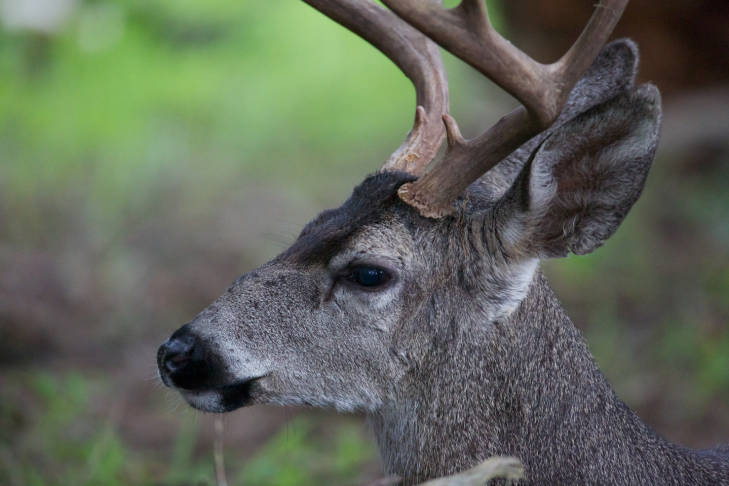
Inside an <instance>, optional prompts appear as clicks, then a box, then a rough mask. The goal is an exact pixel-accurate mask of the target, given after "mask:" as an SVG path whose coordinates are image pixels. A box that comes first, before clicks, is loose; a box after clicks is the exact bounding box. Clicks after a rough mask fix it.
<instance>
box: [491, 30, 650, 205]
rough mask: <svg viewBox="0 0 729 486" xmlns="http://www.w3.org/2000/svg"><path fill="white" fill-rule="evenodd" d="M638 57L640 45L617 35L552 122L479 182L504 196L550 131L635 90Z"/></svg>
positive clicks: (498, 194)
mask: <svg viewBox="0 0 729 486" xmlns="http://www.w3.org/2000/svg"><path fill="white" fill-rule="evenodd" d="M638 60H639V54H638V46H637V45H636V44H635V42H633V41H632V40H630V39H617V40H614V41H612V42H610V43H609V44H607V45H606V46H605V47H603V49H602V50H601V51H600V54H598V56H597V57H596V58H595V61H594V62H593V63H592V66H590V68H589V69H588V70H587V72H586V73H585V75H584V76H583V77H582V79H580V80H579V81H578V82H577V84H576V85H575V87H574V88H572V91H571V92H570V96H569V98H568V99H567V102H566V104H565V107H564V109H563V110H562V113H561V114H560V116H559V118H557V120H556V121H555V122H554V123H553V124H552V126H551V127H550V128H549V129H547V130H545V131H544V132H542V133H540V134H539V135H537V136H535V137H534V138H532V139H531V140H529V141H528V142H526V143H525V144H524V145H522V146H521V147H519V148H518V149H516V150H515V151H514V152H513V153H512V154H511V155H509V156H508V157H506V158H505V159H504V160H502V161H501V162H499V164H498V165H496V166H495V167H494V168H492V169H491V170H490V171H489V172H487V173H486V174H485V175H484V177H482V178H481V180H479V181H478V183H477V184H479V185H482V186H485V187H486V188H488V192H489V193H490V194H493V195H497V196H501V195H502V194H503V193H504V192H505V191H506V189H507V188H509V187H510V186H511V184H512V183H513V182H514V179H515V178H516V176H517V175H518V174H519V172H520V171H521V169H522V168H523V167H524V163H525V162H526V161H527V159H529V156H530V155H531V154H532V153H533V152H534V150H535V149H536V148H537V146H538V145H539V144H540V143H542V142H543V141H544V139H545V138H546V137H548V136H549V134H550V133H552V132H553V131H554V130H555V129H557V128H559V127H560V126H562V125H564V124H565V123H567V122H568V121H569V120H570V119H572V118H574V117H575V116H577V115H578V114H580V113H582V112H584V111H586V110H589V109H590V108H592V107H594V106H596V105H599V104H601V103H604V102H605V101H607V100H610V99H612V98H614V97H615V96H617V95H618V94H620V93H622V92H624V91H632V90H633V87H634V82H635V76H636V74H637V72H638Z"/></svg>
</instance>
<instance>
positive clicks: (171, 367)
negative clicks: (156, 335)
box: [162, 334, 197, 373]
mask: <svg viewBox="0 0 729 486" xmlns="http://www.w3.org/2000/svg"><path fill="white" fill-rule="evenodd" d="M196 341H197V339H195V336H193V335H192V334H186V335H184V336H181V337H178V338H174V339H169V340H168V341H167V342H166V343H165V344H163V345H162V348H164V350H163V353H164V357H163V360H162V363H163V366H164V367H165V369H166V370H167V371H168V372H170V373H174V372H176V371H179V370H181V369H183V368H185V366H187V365H188V364H189V363H190V361H191V360H192V356H193V354H194V352H195V344H196Z"/></svg>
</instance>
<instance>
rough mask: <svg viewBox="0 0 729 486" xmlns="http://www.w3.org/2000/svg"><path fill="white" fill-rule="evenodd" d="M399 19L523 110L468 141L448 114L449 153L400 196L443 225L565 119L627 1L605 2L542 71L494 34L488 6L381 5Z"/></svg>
mask: <svg viewBox="0 0 729 486" xmlns="http://www.w3.org/2000/svg"><path fill="white" fill-rule="evenodd" d="M383 2H384V3H385V4H386V5H387V6H388V7H390V9H392V10H393V11H394V12H396V13H397V14H398V15H399V16H400V17H401V18H403V19H405V20H406V21H407V22H409V23H410V24H411V25H413V26H414V27H416V28H417V29H418V30H420V31H421V32H423V33H425V34H426V35H428V36H429V37H430V38H431V39H433V40H435V41H436V42H437V43H438V44H440V45H441V46H443V47H444V48H445V49H447V50H448V51H450V52H451V53H452V54H454V55H455V56H456V57H459V58H460V59H462V60H464V61H465V62H467V63H468V64H470V65H471V66H473V67H474V68H476V69H477V70H478V71H479V72H481V73H482V74H484V75H485V76H486V77H488V78H489V79H491V80H492V81H494V82H495V83H496V84H498V85H499V86H501V87H502V88H504V89H505V90H506V91H507V92H509V93H510V94H511V95H512V96H514V97H515V98H516V99H517V100H519V101H520V102H521V103H523V106H521V107H519V108H518V109H516V110H514V111H513V112H511V113H509V114H508V115H506V116H504V117H503V118H502V119H501V120H499V121H498V122H497V123H496V124H495V125H494V126H493V127H491V128H489V129H488V130H487V131H486V132H484V133H483V134H481V135H479V136H478V137H476V138H473V139H470V140H466V139H464V138H463V136H462V135H461V133H460V130H459V129H458V124H457V123H456V121H455V120H454V119H453V118H452V117H451V116H449V115H447V114H444V116H443V121H444V123H445V125H446V130H447V136H448V149H447V151H446V154H445V156H444V158H443V159H442V160H441V161H439V162H438V163H437V164H435V165H434V166H433V167H432V168H431V170H430V171H428V172H427V173H426V174H425V175H423V176H422V177H420V178H419V179H418V180H417V181H415V182H413V183H410V184H405V185H403V186H401V187H400V190H399V195H400V198H401V199H403V200H404V201H405V202H407V203H408V204H410V205H412V206H414V207H416V208H417V209H418V210H419V211H420V213H421V214H422V215H423V216H428V217H441V216H444V215H446V214H449V213H451V212H452V211H453V210H454V207H453V201H454V200H455V199H456V198H457V197H458V196H459V195H460V194H461V193H462V192H463V190H464V189H466V187H468V186H469V185H470V184H471V183H472V182H473V181H475V180H477V179H478V178H479V177H481V175H483V174H484V173H485V172H486V171H488V170H489V169H490V168H491V167H493V166H494V165H496V164H497V163H498V162H499V161H501V160H502V159H503V158H504V157H506V156H507V155H509V154H510V153H511V152H513V151H514V150H516V149H517V148H518V147H519V146H520V145H521V144H523V143H524V142H526V141H527V140H528V139H529V138H531V137H532V136H534V135H536V134H537V133H539V132H540V131H542V130H544V129H546V128H547V127H549V126H550V125H551V124H552V122H553V121H554V120H555V119H556V118H557V116H559V113H560V112H561V111H562V108H563V107H564V104H565V102H566V100H567V97H568V95H569V93H570V91H571V90H572V88H573V87H574V85H575V83H576V82H577V81H578V80H579V79H580V77H581V76H582V74H583V73H584V72H585V70H586V69H587V68H588V67H589V66H590V65H591V64H592V61H593V60H594V59H595V56H597V54H598V52H599V51H600V49H601V48H602V46H603V45H604V44H605V41H606V40H607V38H608V36H609V35H610V33H611V32H612V30H613V28H614V27H615V24H616V23H617V22H618V20H619V19H620V16H621V15H622V12H623V10H624V9H625V6H626V4H627V3H628V0H600V2H599V3H598V4H597V6H596V9H595V12H594V13H593V15H592V17H591V18H590V21H589V22H588V24H587V26H586V27H585V29H584V30H583V31H582V34H581V35H580V37H579V38H578V39H577V41H575V43H574V44H573V45H572V47H571V48H570V49H569V50H568V51H567V52H566V53H565V54H564V55H563V56H562V58H561V59H559V60H558V61H557V62H555V63H553V64H547V65H545V64H540V63H538V62H536V61H534V60H533V59H532V58H530V57H529V56H527V55H526V54H524V53H523V52H522V51H521V50H519V49H517V48H516V47H514V46H513V45H512V44H511V43H510V42H509V41H507V40H506V39H504V38H503V37H501V35H499V34H498V33H497V32H496V31H495V30H494V29H493V27H492V26H491V23H490V22H489V19H488V13H487V11H486V6H485V3H484V0H462V2H461V3H460V4H459V5H458V6H457V7H455V8H452V9H444V8H443V7H442V6H440V5H439V4H436V3H433V2H426V1H423V0H383Z"/></svg>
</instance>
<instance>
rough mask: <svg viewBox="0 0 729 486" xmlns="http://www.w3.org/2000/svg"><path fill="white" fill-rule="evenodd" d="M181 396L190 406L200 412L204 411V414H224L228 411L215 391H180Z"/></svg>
mask: <svg viewBox="0 0 729 486" xmlns="http://www.w3.org/2000/svg"><path fill="white" fill-rule="evenodd" d="M180 395H182V398H184V399H185V400H186V401H187V403H189V404H190V406H192V407H193V408H196V409H198V410H202V411H203V412H214V413H223V412H225V411H226V410H225V407H223V404H222V397H221V396H220V393H218V392H217V391H215V390H205V391H187V390H180Z"/></svg>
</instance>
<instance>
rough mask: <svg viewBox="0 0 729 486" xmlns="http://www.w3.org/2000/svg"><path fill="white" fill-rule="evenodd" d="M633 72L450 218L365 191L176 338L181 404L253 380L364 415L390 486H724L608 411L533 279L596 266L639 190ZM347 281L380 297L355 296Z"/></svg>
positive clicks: (564, 321) (256, 392)
mask: <svg viewBox="0 0 729 486" xmlns="http://www.w3.org/2000/svg"><path fill="white" fill-rule="evenodd" d="M636 59H637V53H636V51H635V47H634V46H633V44H632V43H629V42H626V41H621V42H619V43H613V44H611V45H610V46H609V47H607V48H606V50H605V52H604V53H603V54H602V55H601V56H600V57H599V58H598V61H597V62H596V66H594V67H593V69H592V70H591V71H590V74H589V75H588V77H587V79H586V80H583V82H581V83H580V84H579V85H578V87H577V88H576V92H575V93H573V97H572V98H571V101H570V104H569V106H568V110H567V112H566V114H565V115H563V119H562V118H561V119H560V121H559V122H558V124H557V125H556V126H555V127H554V128H553V129H551V130H550V131H549V133H547V134H546V135H545V136H542V137H538V139H536V140H535V141H531V142H529V143H528V144H527V145H528V146H527V147H525V148H524V150H520V151H519V152H518V153H517V154H516V155H515V156H513V157H511V158H510V160H509V161H506V162H507V163H506V164H504V166H503V167H502V168H501V169H499V170H500V171H501V172H499V173H498V174H496V175H494V174H491V175H489V176H487V180H485V182H484V183H482V184H474V185H472V186H471V188H469V191H468V193H467V194H466V195H465V196H466V197H464V199H463V201H462V204H461V205H460V211H459V212H458V214H456V215H455V216H452V217H446V218H443V219H440V220H432V219H426V218H422V217H420V216H419V215H418V214H417V212H416V211H415V210H413V209H412V208H411V207H409V206H407V205H405V204H404V203H402V202H401V201H400V200H399V199H398V198H397V196H396V191H397V188H398V187H399V186H400V185H401V184H402V183H404V182H407V181H409V180H411V178H410V177H409V176H407V175H406V174H401V173H380V174H377V175H374V176H371V177H369V178H367V179H366V180H365V181H364V182H363V184H362V185H360V186H359V187H358V188H357V189H355V191H354V193H353V195H352V197H351V198H350V199H349V200H348V201H347V202H346V203H345V204H344V205H343V206H342V207H340V208H338V209H335V210H330V211H327V212H325V213H322V215H320V216H319V217H318V218H317V219H316V220H315V221H314V222H312V223H310V224H309V225H308V226H307V227H306V228H305V230H304V231H303V232H302V234H301V236H300V237H299V239H298V240H297V242H296V243H295V244H294V245H293V246H292V247H291V248H290V249H289V250H287V251H286V252H284V253H283V254H282V255H280V256H279V257H277V258H276V259H274V260H273V261H271V262H269V263H267V264H266V265H264V266H262V267H261V268H259V269H257V270H256V271H254V272H251V273H249V274H247V275H244V276H243V277H241V279H239V280H238V281H236V282H235V283H234V284H233V285H232V286H231V287H230V288H229V289H228V291H227V292H226V293H225V294H223V295H222V296H221V297H220V298H219V299H218V300H216V302H214V303H213V304H212V305H211V306H209V307H208V308H207V309H205V310H204V311H203V312H202V313H201V314H200V315H198V316H197V317H196V318H195V319H194V320H193V321H192V322H191V323H190V324H189V330H190V331H191V332H193V333H194V334H195V335H196V336H198V337H199V338H200V340H201V341H202V342H204V343H205V346H206V352H207V353H208V355H209V357H210V361H211V362H215V363H219V364H217V365H216V366H218V368H219V369H218V370H217V373H216V374H215V379H214V380H213V381H211V383H210V388H209V389H204V390H197V391H189V390H188V391H182V393H183V396H185V398H186V399H187V400H188V401H189V402H190V403H191V404H192V405H193V406H195V407H197V408H201V409H203V410H208V411H216V412H221V411H227V410H229V409H231V408H234V407H232V406H230V405H228V404H226V401H225V399H224V397H223V396H222V395H220V394H219V393H218V392H217V391H216V388H215V387H219V386H221V385H226V384H233V383H240V382H244V381H246V380H249V379H251V378H257V380H256V381H255V382H252V383H253V385H252V386H251V388H250V397H249V398H248V399H247V400H248V401H247V402H246V404H248V403H274V404H282V405H294V404H297V405H302V404H303V405H312V406H319V407H328V408H335V409H337V410H341V411H359V412H364V413H365V414H366V415H367V416H368V417H369V419H370V421H371V423H372V425H373V427H374V431H375V435H376V438H377V442H378V445H379V447H380V451H381V453H382V457H383V461H384V464H385V468H386V470H387V472H388V473H393V474H397V475H399V476H401V477H402V478H403V479H404V482H405V483H406V484H413V483H416V482H419V481H422V480H425V479H428V478H432V477H438V476H443V475H447V474H453V473H456V472H458V471H461V470H464V469H467V468H469V467H472V466H474V465H475V464H477V463H479V462H481V461H482V460H483V459H485V458H487V457H489V456H494V455H510V456H516V457H518V458H519V459H521V461H522V462H523V464H524V466H525V472H526V477H527V479H526V480H525V481H524V482H523V484H544V485H552V484H625V485H638V484H645V485H654V484H676V485H708V484H726V485H729V458H728V457H727V455H726V449H724V450H720V449H715V450H713V451H694V450H689V449H686V448H683V447H680V446H677V445H674V444H671V443H669V442H667V441H665V440H664V439H662V438H661V437H660V436H659V435H658V434H656V433H655V432H654V431H652V430H651V429H650V428H649V427H648V426H647V425H645V424H644V423H643V422H642V421H641V420H640V419H639V418H638V417H637V416H636V415H635V414H634V413H633V412H632V411H631V410H630V409H629V408H628V407H627V406H626V405H625V404H624V403H623V402H622V401H620V399H619V398H618V397H617V396H616V395H615V393H614V392H613V390H612V389H611V388H610V385H609V384H608V383H607V381H606V380H605V378H604V377H603V375H602V374H601V373H600V371H599V369H598V368H597V366H596V364H595V362H594V359H593V358H592V356H591V354H590V352H589V350H588V348H587V346H586V344H585V342H584V341H583V339H582V337H581V335H580V333H579V331H578V330H577V329H576V328H575V327H574V325H573V324H572V323H571V322H570V320H569V318H568V317H567V316H566V315H565V313H564V311H563V310H562V307H561V306H560V304H559V302H558V300H557V298H556V297H555V296H554V295H553V293H552V291H551V290H550V288H549V286H548V284H547V282H546V280H545V279H544V277H543V276H542V274H541V273H540V272H539V270H538V267H537V266H538V261H539V258H543V257H547V256H557V255H563V254H565V253H566V252H568V251H572V252H575V253H585V252H589V251H592V250H593V249H594V248H596V247H597V246H599V245H600V244H601V243H602V242H603V241H604V240H605V239H606V238H607V237H608V236H610V235H611V234H612V233H613V232H614V231H615V230H616V229H617V226H618V225H619V224H620V222H621V221H622V219H623V218H624V217H625V214H626V213H627V211H628V209H629V208H630V207H631V205H632V204H633V203H634V202H635V200H636V199H637V197H638V196H639V194H640V191H641V190H642V187H643V183H644V181H645V177H646V175H647V172H648V169H649V167H650V162H651V161H652V158H653V152H654V150H655V144H656V142H657V138H658V126H659V124H660V98H659V97H658V95H657V91H656V90H655V88H652V87H641V88H638V89H637V90H635V89H634V87H633V85H632V79H633V76H634V74H635V73H634V70H635V65H636ZM616 66H617V67H616ZM620 66H622V67H620ZM614 70H617V71H619V72H620V74H619V76H617V75H612V74H611V72H612V71H614ZM499 180H500V184H507V185H506V187H496V182H498V181H499ZM575 215H578V216H579V217H577V218H575ZM556 228H558V229H559V231H555V229H556ZM355 264H370V265H377V266H380V267H383V268H387V269H389V271H390V272H391V274H392V275H393V276H394V278H393V279H392V280H391V281H390V282H389V283H388V284H387V285H385V286H384V287H382V288H380V289H378V290H375V291H372V290H365V289H362V288H359V287H357V286H356V285H354V284H352V283H349V282H347V281H346V279H343V278H342V275H345V274H346V273H347V269H348V268H350V267H351V266H352V265H355ZM236 406H237V405H236Z"/></svg>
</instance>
